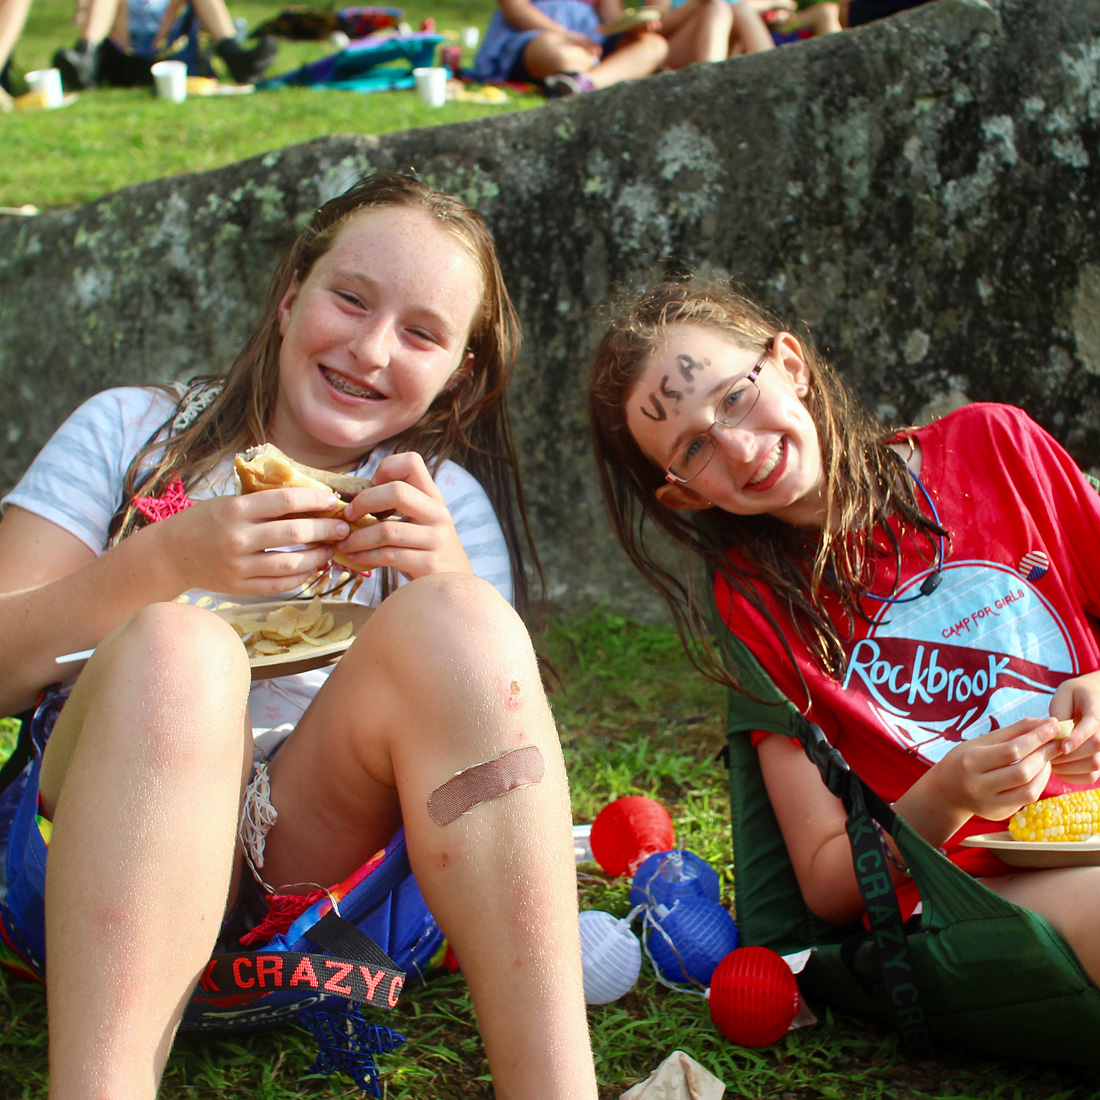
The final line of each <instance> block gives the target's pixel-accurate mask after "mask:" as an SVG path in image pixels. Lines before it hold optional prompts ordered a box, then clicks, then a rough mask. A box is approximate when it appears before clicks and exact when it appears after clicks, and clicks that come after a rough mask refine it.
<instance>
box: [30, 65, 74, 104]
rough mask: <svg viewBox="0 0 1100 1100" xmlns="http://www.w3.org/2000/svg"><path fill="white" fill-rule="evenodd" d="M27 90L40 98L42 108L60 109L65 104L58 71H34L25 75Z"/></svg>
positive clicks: (59, 71)
mask: <svg viewBox="0 0 1100 1100" xmlns="http://www.w3.org/2000/svg"><path fill="white" fill-rule="evenodd" d="M26 81H27V89H28V91H31V92H34V93H36V94H38V95H40V96H41V97H42V105H43V106H44V107H49V108H51V109H52V108H54V107H60V106H61V104H62V103H64V102H65V94H64V92H63V91H62V89H61V70H60V69H35V70H33V71H32V72H29V73H27V74H26Z"/></svg>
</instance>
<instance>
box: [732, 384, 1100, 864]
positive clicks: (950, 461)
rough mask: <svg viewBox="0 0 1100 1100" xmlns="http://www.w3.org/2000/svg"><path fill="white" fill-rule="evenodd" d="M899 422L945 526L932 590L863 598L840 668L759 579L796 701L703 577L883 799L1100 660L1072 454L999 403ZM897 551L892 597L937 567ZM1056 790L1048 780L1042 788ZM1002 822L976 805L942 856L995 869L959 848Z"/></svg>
mask: <svg viewBox="0 0 1100 1100" xmlns="http://www.w3.org/2000/svg"><path fill="white" fill-rule="evenodd" d="M911 434H912V435H913V436H915V438H916V440H917V442H918V445H919V447H920V450H921V468H920V478H921V482H922V483H923V485H924V487H925V489H927V491H928V493H929V494H930V496H931V498H932V500H933V502H934V503H935V506H936V509H937V511H938V513H939V517H940V522H941V524H942V525H943V527H944V528H945V529H946V530H947V531H949V532H950V534H951V539H950V541H949V542H948V543H947V546H946V551H945V561H944V565H943V569H942V580H941V583H940V585H939V587H938V588H936V590H935V591H934V592H933V593H932V594H931V595H929V596H921V597H920V598H919V599H916V600H914V601H912V602H911V603H902V604H878V603H875V602H874V601H870V600H867V601H865V603H864V609H865V610H866V611H867V612H868V613H869V615H870V616H871V619H872V621H871V622H870V623H867V622H863V621H857V622H856V624H855V632H854V635H853V637H852V638H851V640H850V641H848V642H846V643H845V646H844V648H845V653H846V656H847V658H848V664H847V670H846V673H845V675H844V676H843V678H842V679H841V680H840V681H837V680H834V679H831V678H830V677H828V676H827V675H825V674H823V673H822V672H821V671H820V670H819V669H818V667H817V666H816V665H815V664H814V662H813V661H812V659H811V658H810V657H809V655H808V653H807V652H806V650H805V648H804V647H803V646H802V645H801V643H800V641H799V639H798V636H797V634H796V633H795V632H794V630H793V629H792V628H791V627H790V626H789V621H788V620H786V619H785V617H784V614H783V613H782V612H781V611H780V610H779V607H778V606H777V604H776V602H775V600H774V599H772V598H771V596H770V594H769V593H768V592H766V591H765V590H763V588H761V589H760V591H761V594H762V596H763V598H764V601H765V604H766V606H767V607H768V609H769V611H770V612H771V613H772V615H773V616H774V618H775V621H776V622H777V623H779V624H780V626H781V627H783V629H784V630H785V632H786V636H787V638H788V640H789V642H790V646H791V649H792V651H793V652H794V654H795V658H796V661H797V663H798V667H799V669H800V670H801V672H802V675H803V676H804V677H805V680H806V684H807V685H808V687H809V692H810V702H809V707H808V709H807V706H806V694H805V690H804V689H803V687H802V685H801V683H800V681H799V678H798V675H797V673H796V672H795V670H794V668H793V667H792V665H791V663H790V661H789V660H788V658H787V656H786V653H785V651H784V649H783V647H782V644H781V642H780V640H779V639H778V638H777V637H776V634H775V632H774V630H773V628H772V627H771V626H769V625H768V623H767V621H766V620H765V619H764V618H763V616H761V615H760V614H758V613H757V612H756V611H755V610H754V609H753V608H752V607H751V606H750V605H749V604H748V602H747V601H746V600H745V599H744V598H743V597H740V596H737V595H736V594H735V593H733V592H731V590H730V588H729V586H728V584H727V583H726V582H725V581H724V580H723V579H722V578H721V577H719V578H718V580H717V582H716V584H715V599H716V601H717V605H718V610H719V612H720V613H721V615H722V617H723V619H724V621H725V622H726V624H727V625H728V626H729V627H730V629H731V630H733V632H734V633H735V634H736V635H737V636H738V637H739V638H740V639H741V640H742V641H743V642H744V643H745V644H746V646H748V648H749V649H750V650H751V651H752V653H753V654H754V655H755V657H756V658H757V660H758V661H759V662H760V663H761V665H762V666H763V668H764V670H765V671H766V672H767V673H768V675H769V676H770V677H771V678H772V680H773V682H774V683H775V685H776V687H778V688H779V690H780V691H782V692H783V693H784V694H785V695H786V696H787V698H789V699H790V700H791V701H792V702H794V703H795V705H796V706H799V707H800V709H802V711H803V713H804V714H806V715H807V717H809V718H810V719H811V720H812V721H814V722H816V723H817V724H818V725H819V726H821V728H822V730H823V731H824V733H825V735H826V737H827V738H828V739H829V740H830V742H832V744H834V745H835V746H836V747H837V748H838V749H840V751H841V753H842V755H843V756H844V758H845V759H846V760H847V761H848V763H849V764H850V765H851V766H852V768H853V769H854V770H855V771H856V772H857V773H858V774H859V775H861V776H862V777H863V779H864V780H866V782H867V783H869V784H870V785H871V787H873V788H874V789H875V790H876V791H877V792H878V793H879V795H881V796H882V797H883V798H884V799H886V800H887V801H888V802H893V801H894V800H896V799H898V798H900V797H901V795H902V794H903V793H904V792H905V791H906V790H908V789H909V787H911V786H912V784H913V783H914V782H915V781H916V780H917V778H918V777H919V776H920V775H922V774H923V773H924V771H926V770H927V768H928V767H930V766H931V765H932V764H933V763H935V762H936V761H938V760H940V759H941V758H942V757H943V756H944V755H945V754H946V753H947V752H948V751H949V750H950V749H951V748H952V746H954V745H955V744H957V743H959V742H960V741H964V740H968V739H970V738H973V737H978V736H980V735H981V734H983V733H987V732H989V731H990V730H991V729H997V728H1000V727H1002V726H1006V725H1008V724H1009V723H1011V722H1015V721H1017V720H1019V719H1021V718H1026V717H1042V716H1044V715H1046V714H1047V713H1048V711H1049V705H1050V695H1051V694H1052V693H1053V691H1054V689H1055V688H1056V687H1057V686H1058V684H1060V683H1061V682H1062V681H1063V680H1065V679H1067V678H1069V677H1072V676H1076V675H1079V674H1080V673H1082V672H1089V671H1093V670H1095V669H1097V668H1100V639H1098V633H1097V620H1096V617H1097V616H1098V615H1100V496H1098V494H1097V493H1096V491H1095V490H1094V489H1093V487H1092V485H1091V484H1090V483H1089V481H1088V480H1087V479H1086V478H1085V477H1084V475H1083V474H1082V473H1081V471H1080V470H1079V469H1078V468H1077V466H1076V465H1075V464H1074V462H1073V461H1072V460H1071V459H1070V457H1069V456H1068V455H1067V454H1066V453H1065V451H1064V450H1063V449H1062V448H1061V447H1060V446H1059V445H1058V444H1057V443H1056V442H1055V441H1054V440H1053V439H1052V438H1051V437H1050V436H1049V435H1047V434H1046V432H1044V431H1043V430H1042V429H1041V428H1040V427H1039V426H1038V425H1037V424H1035V423H1034V421H1032V420H1031V419H1030V418H1029V417H1028V416H1027V415H1026V414H1025V413H1023V412H1021V411H1020V410H1019V409H1015V408H1012V407H1009V406H1005V405H990V404H976V405H969V406H967V407H966V408H963V409H960V410H958V411H957V412H954V413H952V414H951V415H950V416H947V417H945V418H944V419H943V420H940V421H937V422H936V423H934V424H931V425H929V426H928V427H926V428H922V429H919V430H917V431H915V432H913V433H911ZM917 497H918V500H920V501H921V504H922V507H923V508H924V509H925V512H926V514H927V504H926V503H925V502H924V501H923V500H922V499H921V494H920V492H919V491H918V493H917ZM921 544H922V545H921V546H920V551H923V552H924V553H927V548H928V547H927V541H926V540H923V539H922V540H921ZM902 550H903V556H902V571H901V577H902V581H901V584H900V585H899V591H898V592H897V593H896V595H898V596H902V597H904V596H906V595H912V594H915V593H916V592H917V591H918V589H919V588H920V584H921V582H922V581H923V580H924V578H925V577H927V576H928V574H929V573H930V572H931V571H932V569H933V567H934V565H933V564H929V562H927V561H925V560H924V558H923V557H922V556H921V552H920V551H918V548H917V547H914V545H913V543H912V541H911V540H909V539H903V540H902ZM885 560H886V562H887V563H888V564H884V565H883V566H881V567H880V570H879V571H880V573H881V574H882V576H881V577H876V584H875V585H874V586H873V588H872V591H876V592H881V593H882V594H886V593H888V592H889V590H890V583H891V581H892V579H893V568H892V557H890V558H887V559H885ZM825 606H826V608H827V610H828V611H829V612H830V614H831V615H834V616H835V614H836V612H837V610H838V608H839V601H837V600H836V599H835V597H833V598H831V599H829V598H826V600H825ZM834 621H836V620H835V619H834ZM842 635H843V632H842ZM763 736H765V735H764V734H760V735H757V737H756V738H755V740H757V741H758V740H759V738H760V737H763ZM1067 789H1069V788H1067V786H1066V785H1065V784H1063V783H1062V782H1060V781H1059V780H1057V779H1052V781H1051V782H1050V784H1049V785H1048V786H1047V788H1046V791H1045V792H1044V794H1045V795H1046V796H1049V795H1054V794H1060V793H1061V792H1062V791H1064V790H1067ZM1005 827H1006V826H1005V824H1004V823H1003V822H989V821H986V820H984V819H982V818H973V819H971V821H970V822H968V823H967V824H966V825H965V826H964V827H963V828H962V829H960V830H959V832H958V833H957V834H956V835H955V836H954V837H953V838H952V839H951V840H950V841H949V842H948V844H947V852H948V855H949V856H950V857H951V859H952V860H954V862H955V863H956V864H958V865H959V866H960V867H963V868H965V869H966V870H967V871H969V872H970V873H971V874H974V875H979V876H989V875H1000V874H1005V873H1007V871H1008V870H1009V868H1007V867H1006V865H1005V864H1004V863H1002V862H1001V861H1000V860H999V859H997V858H996V857H995V856H993V855H992V854H991V853H990V852H989V851H988V850H986V849H981V848H960V846H959V841H960V840H961V839H962V838H963V837H965V836H968V835H970V834H972V833H983V832H994V831H997V830H1001V829H1004V828H1005Z"/></svg>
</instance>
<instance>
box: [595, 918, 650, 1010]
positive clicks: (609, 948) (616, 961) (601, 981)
mask: <svg viewBox="0 0 1100 1100" xmlns="http://www.w3.org/2000/svg"><path fill="white" fill-rule="evenodd" d="M580 921H581V965H582V967H583V970H584V1000H585V1003H586V1004H590V1005H603V1004H607V1003H608V1002H609V1001H617V1000H618V999H619V998H620V997H621V996H623V995H624V994H625V993H629V992H630V990H631V989H633V988H634V983H635V982H636V981H637V980H638V974H639V973H640V972H641V969H642V945H641V943H640V942H639V941H638V937H637V936H635V935H634V933H633V932H632V931H631V930H630V924H629V922H628V921H625V920H619V919H618V918H617V917H614V916H612V915H611V914H610V913H605V912H604V911H603V910H602V909H585V910H584V911H583V912H582V913H581V915H580Z"/></svg>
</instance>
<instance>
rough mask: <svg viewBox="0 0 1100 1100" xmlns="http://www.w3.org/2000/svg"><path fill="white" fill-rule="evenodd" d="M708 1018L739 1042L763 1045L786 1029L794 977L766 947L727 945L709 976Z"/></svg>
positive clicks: (794, 1007)
mask: <svg viewBox="0 0 1100 1100" xmlns="http://www.w3.org/2000/svg"><path fill="white" fill-rule="evenodd" d="M707 996H708V998H709V1001H710V1018H711V1019H712V1020H713V1021H714V1022H715V1024H716V1025H717V1027H718V1030H719V1031H720V1032H721V1033H722V1034H723V1035H724V1036H725V1037H726V1038H727V1039H732V1040H733V1041H734V1042H735V1043H740V1044H741V1046H743V1047H764V1046H767V1045H768V1044H769V1043H775V1042H778V1041H779V1040H780V1039H782V1038H783V1036H784V1035H786V1033H787V1029H788V1028H789V1027H790V1026H791V1021H792V1020H793V1019H794V1017H795V1013H797V1012H798V982H797V981H796V980H795V976H794V974H792V973H791V968H790V967H789V966H788V965H787V964H786V963H785V962H784V961H783V959H782V957H781V956H779V955H777V954H776V953H775V952H774V951H771V950H769V949H768V948H767V947H739V948H738V949H737V950H736V951H731V952H730V953H729V954H728V955H727V956H726V957H725V958H724V959H723V960H722V961H721V962H720V963H719V964H718V968H717V969H716V970H715V971H714V976H713V977H712V978H711V980H710V991H709V993H708V994H707Z"/></svg>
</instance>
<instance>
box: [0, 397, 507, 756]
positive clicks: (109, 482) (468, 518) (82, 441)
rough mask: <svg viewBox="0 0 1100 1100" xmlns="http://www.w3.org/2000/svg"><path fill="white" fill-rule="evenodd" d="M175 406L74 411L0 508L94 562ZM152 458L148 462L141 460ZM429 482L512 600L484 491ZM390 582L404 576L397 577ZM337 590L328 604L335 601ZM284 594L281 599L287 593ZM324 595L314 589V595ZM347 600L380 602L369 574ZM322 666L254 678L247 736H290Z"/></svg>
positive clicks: (192, 596)
mask: <svg viewBox="0 0 1100 1100" xmlns="http://www.w3.org/2000/svg"><path fill="white" fill-rule="evenodd" d="M175 407H176V400H175V398H174V397H173V396H171V395H170V394H167V393H165V392H163V391H161V390H152V389H144V388H138V387H125V388H118V389H111V390H105V391H104V392H102V393H99V394H97V395H96V396H95V397H92V398H90V399H89V400H88V401H86V402H85V403H84V404H83V405H81V406H80V408H78V409H77V410H76V411H75V412H74V413H73V414H72V415H71V416H70V417H69V418H68V420H66V421H65V423H64V424H62V425H61V427H60V428H58V430H57V431H56V432H55V433H54V435H53V436H52V438H51V439H50V440H49V442H48V443H47V444H46V445H45V446H44V447H43V448H42V450H41V451H40V452H39V454H38V456H37V457H36V458H35V460H34V461H33V462H32V463H31V465H30V467H29V468H28V470H27V472H26V473H25V474H24V475H23V477H22V478H21V479H20V481H19V483H18V485H16V487H15V488H14V489H13V490H12V491H11V492H10V493H9V494H8V495H7V496H6V497H4V498H3V500H2V501H0V504H2V505H3V506H5V507H6V506H7V505H9V504H15V505H18V506H19V507H20V508H24V509H26V511H28V512H32V513H33V514H34V515H36V516H41V517H42V518H43V519H48V520H50V521H51V522H53V523H56V524H57V525H58V526H59V527H63V528H64V529H65V530H66V531H69V532H71V533H72V534H73V535H75V536H76V537H77V538H79V539H80V540H81V541H82V542H84V543H85V544H86V545H87V546H88V547H90V548H91V550H93V551H94V552H95V553H96V554H102V553H103V552H104V550H105V549H106V548H107V544H108V535H107V531H108V527H109V525H110V522H111V519H112V517H113V516H114V514H115V512H116V511H117V510H118V508H119V505H120V504H121V501H122V492H123V484H124V481H125V477H126V471H127V470H128V469H129V467H130V462H131V461H132V460H133V457H134V455H135V454H137V452H138V451H139V450H140V449H141V448H142V447H143V446H144V445H145V444H146V443H147V442H148V441H149V440H150V439H151V438H152V437H153V435H154V433H156V432H157V431H158V430H159V429H160V428H161V427H163V425H164V424H165V423H166V421H167V420H168V419H169V418H170V417H171V416H172V414H173V411H174V410H175ZM389 453H390V448H388V447H387V446H386V445H385V444H383V445H380V446H378V447H376V448H375V449H374V451H373V452H372V454H371V456H370V458H369V459H368V460H367V461H366V462H364V463H363V464H362V465H361V466H360V467H359V468H358V469H357V470H355V471H354V473H355V474H356V475H357V476H360V477H370V476H371V475H372V474H373V473H374V471H375V469H376V468H377V466H378V463H379V462H381V460H382V459H383V458H384V457H385V456H386V455H388V454H389ZM151 457H152V458H155V457H156V456H155V454H154V455H153V456H151ZM435 483H436V485H438V486H439V489H440V491H441V492H442V494H443V499H444V501H445V502H446V504H447V508H448V510H449V511H450V513H451V517H452V518H453V520H454V523H455V528H456V530H457V531H458V537H459V540H460V541H461V543H462V547H463V549H464V550H465V551H466V554H467V556H468V557H469V559H470V564H471V566H472V567H473V570H474V573H475V574H477V576H479V577H482V578H483V579H484V580H487V581H488V582H489V583H490V584H492V585H493V586H494V587H495V588H496V589H497V590H498V591H499V592H500V593H501V594H502V595H503V596H504V597H505V599H507V600H508V601H509V602H511V601H512V598H513V593H512V572H511V563H510V560H509V557H508V546H507V543H506V542H505V540H504V534H503V532H502V531H501V528H500V524H499V522H498V521H497V518H496V515H495V513H494V512H493V507H492V504H491V503H490V501H489V497H488V495H487V494H486V492H485V490H484V489H483V488H482V487H481V485H480V484H479V482H478V481H477V479H476V478H474V477H473V476H472V475H471V474H469V473H467V472H466V470H464V469H463V468H462V467H461V466H459V465H457V464H456V463H454V462H450V461H447V462H444V463H442V465H441V466H440V467H439V469H438V470H437V471H436V474H435ZM234 491H235V490H234V484H233V464H232V461H231V459H229V458H227V459H225V460H223V461H222V462H221V463H219V464H218V465H217V466H216V467H215V468H214V470H213V471H211V473H210V474H209V475H207V476H206V477H205V478H204V479H202V481H201V482H199V483H198V484H196V485H195V486H193V487H192V488H191V489H190V490H189V491H188V495H189V496H190V498H191V499H192V500H204V499H207V498H209V497H213V496H224V495H226V494H229V493H233V492H234ZM398 583H399V584H403V583H405V578H403V577H400V576H399V577H398ZM351 587H352V586H350V585H345V586H344V587H343V588H342V589H340V591H339V592H338V593H334V595H335V596H336V597H337V598H345V597H346V594H347V593H348V592H349V591H350V589H351ZM297 594H298V592H297V591H293V592H287V593H285V595H286V596H287V597H290V596H294V595H297ZM323 594H324V592H323V591H322V595H323ZM273 598H278V597H277V596H276V597H272V596H240V595H237V596H232V595H227V594H226V593H219V592H207V591H205V590H201V589H191V590H189V591H187V592H184V593H182V594H181V595H180V596H179V597H178V599H179V600H180V601H181V602H184V603H193V604H197V605H199V606H202V607H218V606H223V605H226V604H230V605H232V604H246V603H256V602H261V601H264V600H270V599H273ZM350 598H351V599H353V600H355V601H356V602H357V603H363V604H367V605H368V606H372V607H373V606H377V605H378V603H380V602H381V598H382V596H381V575H380V572H379V571H375V572H374V573H372V574H371V575H369V576H367V577H366V578H365V579H364V580H363V583H362V584H361V585H359V586H358V588H357V589H356V591H355V592H354V594H353V595H351V596H350ZM331 671H332V666H331V665H329V666H326V667H324V668H319V669H314V670H312V671H310V672H303V673H299V674H298V675H296V676H282V677H277V678H274V677H273V678H271V679H267V680H257V681H255V682H254V683H253V685H252V691H251V693H250V695H249V711H250V714H251V718H252V726H253V730H254V732H255V733H256V735H257V736H258V735H259V734H261V733H262V732H264V731H266V730H269V729H272V728H275V727H283V728H291V727H293V726H294V724H296V723H297V721H298V719H299V718H300V717H301V715H302V712H303V711H304V710H305V708H306V707H307V706H308V705H309V702H310V700H311V699H312V698H313V696H314V695H315V694H316V693H317V691H318V689H319V688H320V686H321V685H322V684H323V683H324V682H325V680H326V678H327V677H328V675H329V673H330V672H331Z"/></svg>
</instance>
